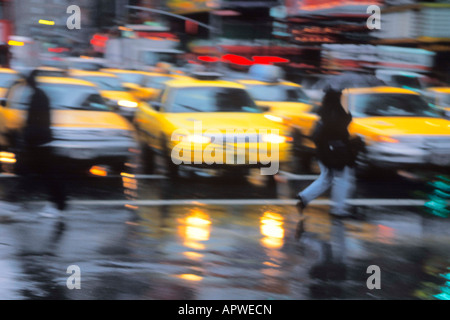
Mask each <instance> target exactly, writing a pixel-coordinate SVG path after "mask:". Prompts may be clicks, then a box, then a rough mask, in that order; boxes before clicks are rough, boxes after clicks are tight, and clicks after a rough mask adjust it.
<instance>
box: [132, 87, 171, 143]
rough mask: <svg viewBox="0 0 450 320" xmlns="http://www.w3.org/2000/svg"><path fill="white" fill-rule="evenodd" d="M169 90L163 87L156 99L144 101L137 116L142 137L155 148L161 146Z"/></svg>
mask: <svg viewBox="0 0 450 320" xmlns="http://www.w3.org/2000/svg"><path fill="white" fill-rule="evenodd" d="M167 91H168V90H167V89H163V90H162V91H161V93H160V94H159V96H158V97H157V98H156V99H155V100H153V101H150V102H149V103H143V104H142V105H141V106H140V108H139V111H138V113H137V115H136V118H135V122H136V125H137V127H138V129H139V132H140V136H141V139H142V140H143V141H145V142H146V143H147V144H148V145H149V146H150V147H151V148H153V149H159V148H160V139H161V135H162V134H163V124H164V112H165V101H166V100H167V99H166V97H167Z"/></svg>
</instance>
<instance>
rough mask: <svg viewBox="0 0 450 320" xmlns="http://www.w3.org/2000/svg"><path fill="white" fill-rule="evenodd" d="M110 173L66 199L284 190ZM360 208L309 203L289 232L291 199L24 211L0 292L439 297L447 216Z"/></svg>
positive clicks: (10, 239)
mask: <svg viewBox="0 0 450 320" xmlns="http://www.w3.org/2000/svg"><path fill="white" fill-rule="evenodd" d="M117 180H118V181H114V180H109V181H108V182H107V183H105V182H104V183H105V185H102V184H101V182H99V181H100V180H95V181H94V182H93V183H91V184H89V187H88V188H87V189H85V188H84V186H83V188H82V190H84V193H83V192H81V191H80V193H79V194H77V193H76V192H75V193H72V198H80V195H83V198H87V199H123V200H135V199H169V200H170V199H187V198H192V199H194V200H195V199H202V198H213V197H214V198H222V197H223V198H225V199H227V198H233V197H236V198H237V199H247V198H252V199H264V198H267V197H268V195H269V198H283V197H289V196H290V195H289V194H286V193H281V192H280V188H285V187H286V186H283V185H278V186H277V189H276V190H267V189H265V187H264V186H261V185H258V184H249V183H248V182H243V183H242V184H241V183H239V184H238V183H236V184H235V185H233V186H232V187H227V188H223V186H218V185H217V183H219V181H216V180H213V182H210V181H205V180H200V181H197V182H195V183H191V184H189V182H188V181H186V180H181V181H177V182H176V183H174V182H171V181H170V180H168V179H162V180H156V179H152V180H143V179H139V178H138V177H136V176H134V175H131V174H123V175H122V176H121V177H120V178H119V179H117ZM215 182H217V183H215ZM96 183H97V185H96ZM221 183H225V184H226V183H230V184H231V182H227V181H221ZM121 184H122V185H123V186H124V187H125V188H121V187H120V185H121ZM75 186H76V184H74V185H73V186H72V187H75ZM72 189H74V188H72ZM296 189H297V187H295V188H293V189H292V190H296ZM80 190H81V189H80ZM86 190H89V191H88V192H86ZM218 190H228V191H227V193H221V192H218ZM292 190H291V191H292ZM75 191H76V190H75ZM107 191H108V192H109V194H110V196H109V197H107V196H106V193H107ZM244 191H245V192H246V193H245V194H243V193H244ZM283 192H284V191H283ZM102 195H105V197H104V198H103V197H102ZM111 195H113V196H111ZM362 210H363V214H364V217H365V219H364V220H335V219H332V218H330V216H329V215H328V212H327V207H326V206H314V205H312V206H311V207H308V208H307V210H306V211H305V212H304V225H303V229H302V232H301V235H300V236H299V237H298V238H297V239H296V236H295V233H296V228H297V222H298V221H299V218H300V217H299V215H298V213H297V212H296V210H295V207H294V206H288V205H284V206H277V205H264V204H261V205H245V204H244V205H241V204H239V205H206V204H201V203H200V202H195V201H193V202H191V203H190V204H185V205H163V206H138V205H135V204H132V202H130V204H128V205H126V206H107V207H102V206H89V204H86V205H81V204H76V203H75V204H73V205H72V206H71V207H70V210H69V211H68V212H67V213H66V215H65V216H64V217H63V218H62V219H61V220H57V219H42V218H40V217H38V216H36V214H35V212H33V211H32V210H31V211H24V212H20V213H17V214H16V215H14V216H11V217H10V219H9V220H2V223H0V229H1V230H0V261H1V262H0V269H1V270H2V273H1V274H0V283H2V286H1V288H0V298H2V299H208V300H210V299H258V300H259V299H261V300H267V299H277V300H284V299H445V298H446V297H447V298H448V292H449V289H448V288H449V281H450V275H449V272H450V271H449V266H450V254H449V252H450V251H449V250H448V243H449V239H450V228H449V220H447V219H444V218H442V217H436V216H431V215H426V214H424V213H423V212H422V211H421V210H420V209H417V208H407V207H395V208H388V207H375V206H372V207H365V208H362ZM71 265H77V266H79V267H80V270H81V289H80V290H69V289H68V288H67V287H66V281H67V279H68V277H69V276H70V274H68V273H67V268H68V267H69V266H71ZM370 265H377V266H379V267H380V270H381V289H379V290H377V289H373V290H369V289H368V288H367V283H366V282H367V279H368V277H369V276H370V274H368V273H367V268H368V267H369V266H370Z"/></svg>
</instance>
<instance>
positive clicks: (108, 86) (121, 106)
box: [70, 70, 140, 119]
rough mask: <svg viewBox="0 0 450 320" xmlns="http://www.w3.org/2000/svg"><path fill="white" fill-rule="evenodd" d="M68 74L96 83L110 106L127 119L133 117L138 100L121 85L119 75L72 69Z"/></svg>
mask: <svg viewBox="0 0 450 320" xmlns="http://www.w3.org/2000/svg"><path fill="white" fill-rule="evenodd" d="M70 76H71V77H73V78H77V79H82V80H86V81H89V82H92V83H94V84H96V85H97V87H98V88H99V90H100V93H101V95H102V97H103V98H104V99H105V100H106V101H107V102H108V103H109V104H110V105H111V106H112V107H114V108H117V110H118V112H119V113H120V114H121V115H123V116H124V117H126V118H127V119H132V118H133V116H134V113H135V111H136V110H137V107H138V105H139V103H140V101H139V100H138V99H136V97H135V96H133V94H131V93H130V92H129V91H128V90H127V89H126V88H125V87H124V86H123V85H122V82H121V80H120V78H119V77H117V76H116V75H114V74H111V73H107V72H99V71H83V70H72V71H70Z"/></svg>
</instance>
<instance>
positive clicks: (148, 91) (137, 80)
mask: <svg viewBox="0 0 450 320" xmlns="http://www.w3.org/2000/svg"><path fill="white" fill-rule="evenodd" d="M102 71H104V72H108V73H112V74H114V75H116V76H118V77H119V78H120V79H121V81H122V82H123V85H124V86H125V87H126V88H127V89H128V91H129V92H130V94H132V95H133V96H134V97H135V99H138V100H141V101H148V100H151V99H153V98H155V97H156V96H157V95H158V93H159V91H160V90H161V88H162V87H163V83H164V82H166V81H167V80H172V79H177V78H181V77H184V75H183V74H179V73H170V72H168V71H167V70H157V71H138V70H125V69H102Z"/></svg>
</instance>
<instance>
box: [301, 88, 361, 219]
mask: <svg viewBox="0 0 450 320" xmlns="http://www.w3.org/2000/svg"><path fill="white" fill-rule="evenodd" d="M341 96H342V91H335V90H332V89H330V90H327V91H326V92H325V95H324V97H323V100H322V107H321V109H320V110H319V116H320V119H319V121H318V122H317V124H316V127H315V129H314V132H313V135H312V139H313V141H314V143H315V145H316V151H317V159H318V163H319V167H320V176H319V178H318V179H317V180H315V181H314V182H313V183H312V184H310V185H309V186H308V187H307V188H306V189H304V190H303V191H301V192H299V193H298V195H297V198H298V199H299V201H298V203H297V208H298V210H299V212H300V214H302V212H303V210H304V208H305V207H306V206H307V205H308V204H309V203H310V202H311V201H312V200H314V199H315V198H317V197H319V196H320V195H322V194H323V193H324V192H326V191H327V190H329V189H330V188H331V200H332V206H331V210H330V214H331V215H333V216H336V217H348V216H350V212H349V208H348V204H347V203H346V200H347V199H348V198H349V196H350V195H351V194H352V191H353V189H354V186H355V182H354V167H355V161H356V154H357V150H356V151H355V149H354V148H353V147H352V146H353V145H354V143H351V142H350V134H349V132H348V125H349V124H350V122H351V121H352V115H351V113H350V111H349V110H348V109H346V108H345V107H344V106H343V105H342V103H341Z"/></svg>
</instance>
